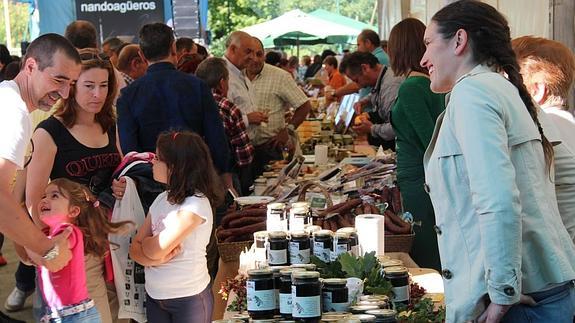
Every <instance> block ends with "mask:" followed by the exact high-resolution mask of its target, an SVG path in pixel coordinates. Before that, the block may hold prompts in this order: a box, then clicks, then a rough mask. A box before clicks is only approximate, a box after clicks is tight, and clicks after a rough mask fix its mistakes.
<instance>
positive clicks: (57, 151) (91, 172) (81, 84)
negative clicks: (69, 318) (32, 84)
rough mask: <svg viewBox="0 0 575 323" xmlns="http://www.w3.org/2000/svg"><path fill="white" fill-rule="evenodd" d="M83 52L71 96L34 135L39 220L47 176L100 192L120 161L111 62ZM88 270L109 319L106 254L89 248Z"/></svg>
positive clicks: (31, 176)
mask: <svg viewBox="0 0 575 323" xmlns="http://www.w3.org/2000/svg"><path fill="white" fill-rule="evenodd" d="M81 57H82V58H83V60H82V71H81V73H80V76H79V78H78V80H77V82H76V84H75V86H73V87H71V88H70V95H69V96H68V99H66V100H62V101H59V102H58V103H57V104H56V112H55V113H54V115H53V116H51V117H49V118H48V119H46V120H44V121H43V122H41V123H40V124H39V125H38V127H37V128H36V130H35V132H34V135H33V136H32V141H33V143H34V152H33V153H32V159H31V161H30V164H29V165H28V173H27V180H26V206H27V207H28V209H29V210H30V214H32V217H33V219H34V220H35V222H36V223H37V224H38V225H41V222H40V221H38V210H36V209H35V207H33V206H36V205H38V202H39V201H40V199H41V198H42V194H43V190H44V188H45V187H46V184H47V183H48V181H49V180H53V179H56V178H67V179H70V180H72V181H74V182H77V183H80V184H83V185H85V186H86V187H88V188H89V189H90V191H91V192H92V194H94V195H95V196H98V195H99V194H100V193H101V192H102V191H104V190H106V189H108V188H109V187H110V183H111V182H112V173H113V171H114V170H115V169H116V167H117V166H118V165H119V164H120V161H121V155H120V151H119V149H118V143H117V136H116V118H115V113H114V107H113V101H114V98H115V96H116V77H115V73H114V70H113V68H112V64H111V63H110V62H109V61H107V60H102V59H100V58H99V57H98V56H97V55H96V56H95V55H92V54H89V53H85V54H83V55H81ZM115 183H116V185H117V182H116V181H115ZM123 189H125V187H124V188H123ZM123 189H118V188H114V192H115V194H116V196H117V197H121V195H122V194H123ZM101 207H103V206H101ZM86 272H87V277H88V279H87V284H88V286H87V287H88V292H89V293H90V297H91V298H92V299H93V300H94V302H95V303H96V307H97V308H98V311H99V312H100V315H101V317H102V322H111V321H112V318H111V313H110V308H109V304H108V297H107V292H106V285H105V282H104V273H103V259H101V258H97V257H95V256H92V255H88V254H87V255H86Z"/></svg>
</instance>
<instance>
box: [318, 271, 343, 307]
mask: <svg viewBox="0 0 575 323" xmlns="http://www.w3.org/2000/svg"><path fill="white" fill-rule="evenodd" d="M348 292H349V291H348V289H347V280H346V279H340V278H328V279H324V280H323V288H322V300H323V311H324V312H346V311H347V310H348V309H349V295H348Z"/></svg>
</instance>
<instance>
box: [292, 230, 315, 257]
mask: <svg viewBox="0 0 575 323" xmlns="http://www.w3.org/2000/svg"><path fill="white" fill-rule="evenodd" d="M290 236H291V239H290V241H289V248H288V250H289V260H290V263H291V264H309V262H310V243H309V235H308V234H307V232H305V231H292V232H290Z"/></svg>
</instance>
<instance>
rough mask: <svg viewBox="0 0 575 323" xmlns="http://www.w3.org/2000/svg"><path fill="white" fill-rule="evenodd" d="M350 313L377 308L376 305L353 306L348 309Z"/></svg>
mask: <svg viewBox="0 0 575 323" xmlns="http://www.w3.org/2000/svg"><path fill="white" fill-rule="evenodd" d="M349 309H350V310H351V311H352V312H356V313H357V312H365V311H369V310H378V309H379V306H377V305H355V306H352V307H350V308H349Z"/></svg>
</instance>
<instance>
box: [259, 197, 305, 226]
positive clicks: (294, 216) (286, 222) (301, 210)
mask: <svg viewBox="0 0 575 323" xmlns="http://www.w3.org/2000/svg"><path fill="white" fill-rule="evenodd" d="M311 224H312V217H311V212H310V208H309V204H308V203H307V202H295V203H292V204H291V206H290V208H289V211H288V209H287V205H286V204H285V203H270V204H268V205H267V214H266V229H267V231H270V232H271V231H288V230H289V231H303V230H305V228H306V227H307V226H309V225H311Z"/></svg>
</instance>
